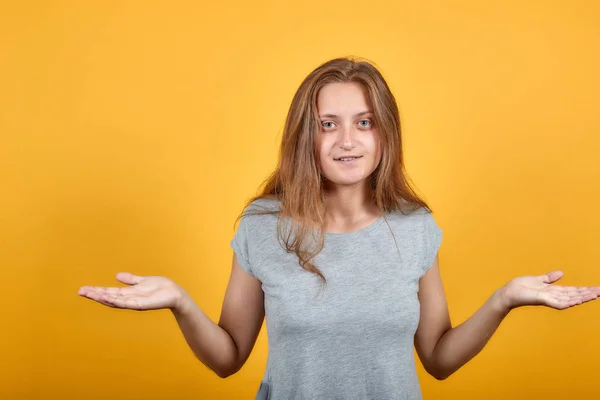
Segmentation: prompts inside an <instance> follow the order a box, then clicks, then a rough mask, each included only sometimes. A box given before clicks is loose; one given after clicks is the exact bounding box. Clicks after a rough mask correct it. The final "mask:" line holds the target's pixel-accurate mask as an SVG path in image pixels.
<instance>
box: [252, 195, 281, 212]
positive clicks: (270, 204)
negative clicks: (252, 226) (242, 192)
mask: <svg viewBox="0 0 600 400" xmlns="http://www.w3.org/2000/svg"><path fill="white" fill-rule="evenodd" d="M280 209H281V202H280V201H279V200H278V199H275V198H269V197H260V198H257V199H254V200H252V201H251V202H250V203H249V204H248V206H247V207H246V208H245V210H244V214H264V213H269V214H271V213H277V212H279V210H280Z"/></svg>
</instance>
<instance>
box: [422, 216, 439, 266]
mask: <svg viewBox="0 0 600 400" xmlns="http://www.w3.org/2000/svg"><path fill="white" fill-rule="evenodd" d="M423 233H424V234H423V240H424V246H423V268H424V270H423V273H425V272H427V271H429V269H430V268H431V267H432V265H433V262H434V261H435V257H436V255H437V253H438V250H439V248H440V246H441V244H442V230H441V228H440V227H439V226H438V224H437V223H436V221H435V218H434V217H433V214H431V213H430V212H426V213H425V214H424V223H423Z"/></svg>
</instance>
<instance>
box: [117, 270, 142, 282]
mask: <svg viewBox="0 0 600 400" xmlns="http://www.w3.org/2000/svg"><path fill="white" fill-rule="evenodd" d="M142 279H144V278H143V277H141V276H137V275H133V274H131V273H129V272H119V273H118V274H117V280H118V281H119V282H121V283H125V284H127V285H137V284H138V283H140V282H141V281H142Z"/></svg>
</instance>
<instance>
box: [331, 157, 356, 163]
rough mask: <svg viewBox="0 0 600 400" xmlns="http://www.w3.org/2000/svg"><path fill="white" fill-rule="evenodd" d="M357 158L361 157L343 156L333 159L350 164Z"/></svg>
mask: <svg viewBox="0 0 600 400" xmlns="http://www.w3.org/2000/svg"><path fill="white" fill-rule="evenodd" d="M359 158H362V156H345V157H340V158H334V160H335V161H338V162H342V163H350V162H352V161H356V160H358V159H359Z"/></svg>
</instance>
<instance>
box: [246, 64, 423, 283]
mask: <svg viewBox="0 0 600 400" xmlns="http://www.w3.org/2000/svg"><path fill="white" fill-rule="evenodd" d="M333 82H339V83H349V82H353V83H359V84H361V85H363V86H364V88H365V89H366V91H367V93H368V97H369V100H370V103H371V104H372V106H373V113H374V117H375V118H374V119H375V121H374V122H375V126H377V129H378V133H379V136H380V143H381V149H382V158H381V162H380V163H379V165H378V166H377V168H376V169H375V171H374V172H373V173H372V174H371V177H370V179H371V189H372V193H373V199H374V201H375V203H376V204H377V206H378V207H379V208H380V209H381V210H382V211H383V212H384V213H389V212H394V211H400V212H402V213H404V212H405V211H409V212H410V211H413V210H415V209H417V208H419V207H423V208H425V209H426V210H428V211H431V210H430V209H429V207H428V206H427V204H426V203H425V201H424V200H422V199H421V198H419V196H418V195H417V194H416V192H415V190H414V189H413V187H412V185H411V182H410V180H409V178H408V176H407V174H406V171H405V168H404V157H403V153H402V135H401V129H400V115H399V111H398V106H397V104H396V99H395V98H394V96H393V94H392V92H391V90H390V88H389V87H388V84H387V83H386V81H385V79H384V78H383V76H382V74H381V73H380V72H379V71H378V69H377V68H376V67H375V66H374V65H373V64H372V63H370V62H368V61H366V60H360V59H356V58H335V59H333V60H330V61H327V62H326V63H324V64H322V65H320V66H319V67H318V68H316V69H315V70H314V71H312V72H311V73H310V74H309V75H308V76H307V77H306V78H305V79H304V81H303V82H302V84H301V85H300V87H299V88H298V90H297V91H296V93H295V95H294V98H293V100H292V104H291V106H290V108H289V111H288V114H287V118H286V122H285V127H284V130H283V138H282V141H281V147H280V152H279V162H278V165H277V167H276V169H275V171H274V172H273V173H272V174H271V175H270V176H269V177H268V178H267V180H265V182H263V185H262V190H261V191H260V193H259V194H258V195H257V196H255V197H253V198H252V199H250V200H249V201H248V203H247V204H246V208H245V210H246V209H247V208H248V206H249V205H250V204H251V203H253V202H254V201H256V200H258V199H272V200H277V201H278V202H279V208H278V210H276V211H273V210H255V209H253V210H252V211H246V212H245V213H244V212H243V213H242V215H240V217H239V218H241V217H242V216H243V215H249V214H279V222H278V226H277V232H278V236H279V238H280V239H281V242H282V243H283V244H284V246H285V249H286V251H287V252H288V253H291V252H294V253H295V254H296V255H297V256H298V259H299V263H300V266H301V267H302V268H304V269H306V270H307V271H310V272H313V273H315V274H317V275H318V276H319V277H320V278H321V279H322V280H323V282H326V279H325V277H324V276H323V274H322V273H321V271H320V270H319V269H318V268H317V266H316V265H315V264H314V263H313V262H312V260H313V259H314V257H315V256H316V255H317V254H319V252H320V251H321V250H322V249H323V246H324V243H325V209H324V206H323V197H324V190H323V178H322V176H321V173H320V167H319V159H318V153H317V151H316V135H317V134H318V133H319V131H320V129H321V124H320V120H319V115H318V110H317V96H318V94H319V91H320V90H321V89H322V88H323V87H324V86H325V85H327V84H329V83H333ZM239 218H238V219H239ZM283 221H291V227H290V228H291V229H289V230H288V229H286V230H285V232H284V229H282V227H283V225H282V223H283ZM317 233H318V236H314V237H316V238H317V239H318V240H316V241H311V240H310V239H311V235H315V234H317ZM311 243H312V244H316V247H315V246H312V248H311Z"/></svg>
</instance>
